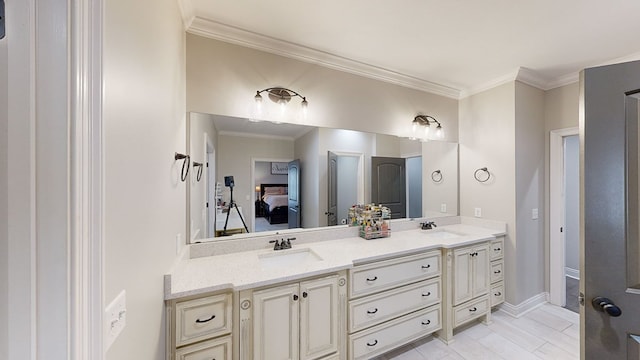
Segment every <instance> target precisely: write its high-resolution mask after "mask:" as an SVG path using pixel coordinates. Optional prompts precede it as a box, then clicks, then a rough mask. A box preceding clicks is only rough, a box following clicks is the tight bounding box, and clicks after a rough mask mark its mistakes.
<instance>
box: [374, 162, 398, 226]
mask: <svg viewBox="0 0 640 360" xmlns="http://www.w3.org/2000/svg"><path fill="white" fill-rule="evenodd" d="M405 168H406V167H405V159H402V158H390V157H377V156H372V157H371V202H372V203H374V204H382V205H384V206H386V207H388V208H389V209H390V210H391V218H392V219H399V218H405V217H406V214H407V198H406V180H405V176H406V175H405Z"/></svg>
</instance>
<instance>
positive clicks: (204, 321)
mask: <svg viewBox="0 0 640 360" xmlns="http://www.w3.org/2000/svg"><path fill="white" fill-rule="evenodd" d="M215 318H216V316H215V315H211V317H210V318H208V319H206V320H200V319H196V322H197V323H198V324H202V323H206V322H209V321H211V320H213V319H215Z"/></svg>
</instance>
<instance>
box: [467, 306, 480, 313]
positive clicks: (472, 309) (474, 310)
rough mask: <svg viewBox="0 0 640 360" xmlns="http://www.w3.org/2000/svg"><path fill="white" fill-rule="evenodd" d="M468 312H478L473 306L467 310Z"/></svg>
mask: <svg viewBox="0 0 640 360" xmlns="http://www.w3.org/2000/svg"><path fill="white" fill-rule="evenodd" d="M469 311H470V312H476V311H478V309H477V308H476V307H475V306H474V307H473V308H471V309H469Z"/></svg>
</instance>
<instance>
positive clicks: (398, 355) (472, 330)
mask: <svg viewBox="0 0 640 360" xmlns="http://www.w3.org/2000/svg"><path fill="white" fill-rule="evenodd" d="M492 320H493V323H492V324H491V325H488V326H487V325H484V324H482V323H480V322H475V323H472V324H470V325H468V326H464V327H463V328H462V329H460V330H456V332H455V335H454V336H455V341H454V342H453V343H452V344H451V345H449V346H447V345H445V344H444V343H443V342H442V341H440V340H438V339H436V338H433V337H428V338H426V339H423V340H420V341H417V342H415V343H412V344H409V345H407V346H404V347H402V348H400V349H397V350H394V351H392V352H390V353H387V354H384V355H382V356H379V357H377V358H375V360H391V359H393V360H481V359H488V360H500V359H504V360H516V359H517V360H528V359H531V360H540V359H549V360H565V359H567V360H573V359H576V360H577V359H580V340H579V336H580V327H579V321H580V317H579V315H578V314H576V313H574V312H572V311H569V310H567V309H564V308H561V307H558V306H554V305H550V304H544V305H542V306H540V307H538V308H536V309H535V310H533V311H530V312H528V313H527V314H525V315H524V316H522V317H520V318H517V319H516V318H513V317H511V316H510V315H507V314H506V313H505V312H502V311H495V312H494V313H493V315H492Z"/></svg>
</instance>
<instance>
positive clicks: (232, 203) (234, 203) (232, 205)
mask: <svg viewBox="0 0 640 360" xmlns="http://www.w3.org/2000/svg"><path fill="white" fill-rule="evenodd" d="M232 181H233V180H232ZM229 189H230V190H231V200H229V207H228V208H227V219H226V220H225V221H224V229H223V230H222V236H227V235H228V234H227V224H228V223H229V214H231V208H235V209H236V212H238V216H239V217H240V221H242V225H243V226H244V230H245V231H246V232H249V228H247V224H245V222H244V219H243V218H242V214H241V213H240V210H238V205H236V202H235V201H234V200H233V184H231V186H229Z"/></svg>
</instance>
